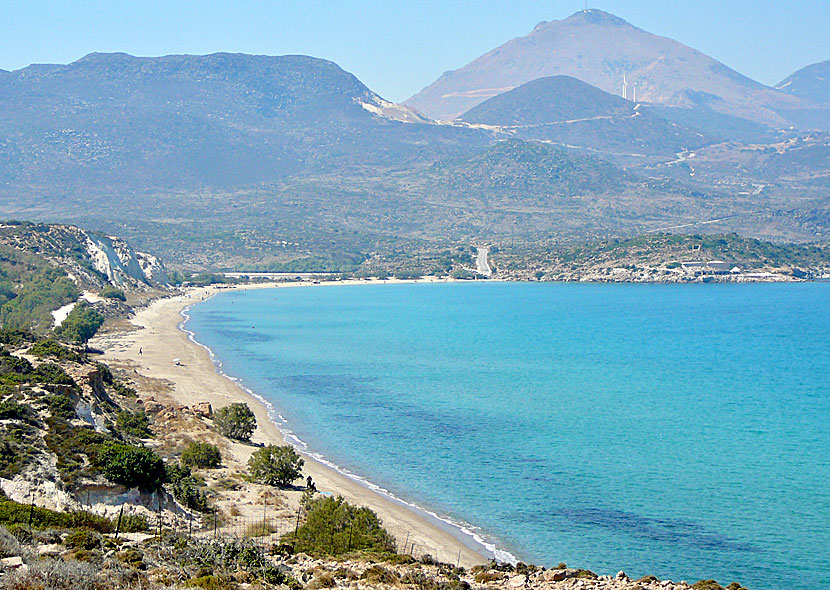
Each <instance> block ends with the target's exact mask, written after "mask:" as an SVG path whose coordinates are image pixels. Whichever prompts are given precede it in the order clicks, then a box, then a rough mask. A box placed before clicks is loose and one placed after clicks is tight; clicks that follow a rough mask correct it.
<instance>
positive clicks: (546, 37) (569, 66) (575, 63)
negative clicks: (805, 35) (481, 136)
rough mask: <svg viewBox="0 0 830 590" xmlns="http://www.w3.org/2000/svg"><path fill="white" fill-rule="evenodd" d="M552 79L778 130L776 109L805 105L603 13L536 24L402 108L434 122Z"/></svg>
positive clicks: (444, 77) (583, 13)
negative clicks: (561, 77) (570, 78)
mask: <svg viewBox="0 0 830 590" xmlns="http://www.w3.org/2000/svg"><path fill="white" fill-rule="evenodd" d="M555 75H568V76H573V77H574V78H578V79H580V80H583V81H584V82H587V83H589V84H591V85H593V86H596V87H598V88H600V89H602V90H604V91H606V92H609V93H612V94H617V95H622V94H626V96H627V97H628V98H629V99H633V98H634V95H635V92H636V100H638V101H640V102H645V103H651V104H658V105H667V106H672V107H683V108H705V109H711V110H713V111H716V112H720V113H726V114H729V115H735V116H739V117H742V118H745V119H750V120H753V121H759V122H762V123H765V124H772V125H779V126H780V125H786V124H787V121H786V120H785V119H784V117H782V116H781V115H779V114H778V112H777V111H778V110H779V109H790V110H792V109H798V108H801V107H803V106H804V105H803V101H802V100H801V99H799V98H797V97H795V96H792V95H787V94H784V93H780V92H777V91H776V90H774V89H772V88H768V87H766V86H764V85H762V84H760V83H758V82H755V81H753V80H751V79H749V78H747V77H746V76H743V75H741V74H739V73H738V72H736V71H734V70H732V69H730V68H728V67H727V66H725V65H723V64H722V63H720V62H718V61H716V60H714V59H712V58H711V57H708V56H706V55H704V54H702V53H700V52H699V51H695V50H694V49H691V48H689V47H687V46H685V45H683V44H681V43H678V42H676V41H673V40H671V39H667V38H665V37H659V36H657V35H653V34H651V33H648V32H646V31H643V30H642V29H638V28H637V27H634V26H632V25H630V24H629V23H627V22H626V21H624V20H623V19H621V18H618V17H616V16H614V15H612V14H608V13H606V12H603V11H601V10H584V11H580V12H577V13H576V14H574V15H573V16H571V17H569V18H567V19H564V20H561V21H551V22H542V23H539V24H538V25H537V26H536V28H534V29H533V31H532V32H531V33H530V34H528V35H526V36H524V37H518V38H516V39H513V40H511V41H508V42H507V43H505V44H504V45H502V46H500V47H498V48H496V49H494V50H493V51H491V52H489V53H487V54H485V55H483V56H481V57H479V58H478V59H476V60H474V61H473V62H471V63H469V64H467V65H466V66H464V67H462V68H460V69H458V70H454V71H450V72H446V73H444V74H443V75H442V76H441V77H440V78H439V79H438V80H436V81H435V82H434V83H432V84H431V85H429V86H427V87H426V88H424V89H423V90H421V91H420V92H419V93H418V94H416V95H415V96H413V97H411V98H410V99H409V100H407V101H406V102H405V104H407V105H409V106H411V107H413V108H415V109H416V110H418V111H420V112H422V113H424V114H426V115H428V116H430V117H433V118H437V119H453V118H455V117H458V116H459V115H461V114H462V113H465V112H467V111H469V110H470V109H471V108H472V107H474V106H476V105H478V104H480V103H482V102H484V101H485V100H487V99H488V98H491V97H493V96H496V95H497V94H500V93H502V92H506V91H508V90H511V89H513V88H515V87H517V86H520V85H522V84H524V83H526V82H529V81H531V80H535V79H537V78H541V77H545V76H555ZM624 81H625V82H624ZM624 84H625V85H624Z"/></svg>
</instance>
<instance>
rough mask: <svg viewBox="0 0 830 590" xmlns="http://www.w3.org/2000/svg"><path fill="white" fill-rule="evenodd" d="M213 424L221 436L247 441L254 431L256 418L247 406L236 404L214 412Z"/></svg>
mask: <svg viewBox="0 0 830 590" xmlns="http://www.w3.org/2000/svg"><path fill="white" fill-rule="evenodd" d="M213 424H214V425H215V426H216V429H217V430H218V431H219V434H221V435H222V436H227V437H228V438H233V439H235V440H243V441H249V440H251V435H252V434H253V433H254V430H256V416H254V413H253V412H252V411H251V408H249V407H248V404H244V403H236V404H231V405H229V406H225V407H224V408H219V409H218V410H216V414H215V415H214V417H213Z"/></svg>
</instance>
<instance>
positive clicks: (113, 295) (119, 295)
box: [100, 285, 127, 301]
mask: <svg viewBox="0 0 830 590" xmlns="http://www.w3.org/2000/svg"><path fill="white" fill-rule="evenodd" d="M100 295H101V297H106V298H107V299H118V300H119V301H126V300H127V295H126V294H125V293H124V291H122V290H121V289H119V288H117V287H113V286H112V285H104V288H103V289H101V293H100Z"/></svg>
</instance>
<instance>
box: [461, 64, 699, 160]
mask: <svg viewBox="0 0 830 590" xmlns="http://www.w3.org/2000/svg"><path fill="white" fill-rule="evenodd" d="M460 119H461V120H462V121H466V122H468V123H473V124H484V125H489V126H498V127H500V128H501V129H502V130H503V131H504V132H507V133H511V134H513V135H515V136H516V137H523V138H528V139H541V140H547V141H552V142H555V143H558V144H562V145H567V146H572V147H580V148H583V149H590V150H591V151H595V152H606V153H622V154H635V155H639V156H642V155H643V154H649V155H654V154H662V155H670V154H675V153H677V152H680V151H682V150H684V149H696V148H698V147H700V146H701V145H704V144H705V143H706V138H705V137H704V136H703V135H702V134H700V133H696V132H694V131H691V130H689V129H687V128H686V127H683V126H680V125H676V124H673V123H669V122H668V121H666V120H665V119H663V118H661V117H659V116H657V115H655V114H653V113H651V112H649V111H647V110H645V109H641V108H640V107H639V105H635V104H634V103H633V102H631V101H628V100H625V99H624V98H622V97H619V96H615V95H613V94H609V93H608V92H604V91H602V90H600V89H599V88H596V87H594V86H591V85H590V84H587V83H585V82H582V81H581V80H577V79H576V78H572V77H570V76H549V77H545V78H537V79H536V80H533V81H531V82H527V83H525V84H522V85H521V86H519V87H518V88H514V89H513V90H509V91H507V92H504V93H502V94H498V95H496V96H494V97H493V98H490V99H488V100H486V101H484V102H483V103H481V104H479V105H478V106H475V107H473V108H472V109H470V110H469V111H467V112H466V113H464V114H463V115H462V116H461V117H460Z"/></svg>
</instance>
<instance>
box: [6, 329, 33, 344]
mask: <svg viewBox="0 0 830 590" xmlns="http://www.w3.org/2000/svg"><path fill="white" fill-rule="evenodd" d="M34 341H35V336H34V335H33V334H32V333H31V332H28V331H26V330H8V329H5V328H0V344H5V345H6V346H11V347H13V348H20V347H21V346H23V345H24V344H28V343H29V342H34Z"/></svg>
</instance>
